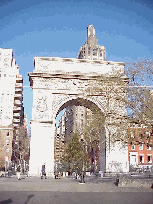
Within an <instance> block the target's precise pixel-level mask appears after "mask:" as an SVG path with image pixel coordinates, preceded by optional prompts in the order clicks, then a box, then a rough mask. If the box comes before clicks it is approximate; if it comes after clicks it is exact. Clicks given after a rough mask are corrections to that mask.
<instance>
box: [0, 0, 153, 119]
mask: <svg viewBox="0 0 153 204" xmlns="http://www.w3.org/2000/svg"><path fill="white" fill-rule="evenodd" d="M152 16H153V1H152V0H150V1H149V0H124V1H123V0H116V1H114V0H103V1H100V0H98V1H91V0H87V1H79V0H76V1H73V0H71V1H70V0H67V1H58V0H57V1H48V0H46V1H44V0H30V1H29V0H26V1H21V0H0V47H1V48H11V49H13V55H14V58H15V59H16V62H17V64H19V66H20V73H21V74H22V75H23V79H24V86H27V87H25V88H24V92H23V94H24V107H25V114H26V115H27V117H28V121H30V119H31V109H32V90H31V88H30V87H29V79H28V72H32V71H33V69H34V63H33V58H34V57H35V56H56V57H70V58H71V57H73V58H77V54H78V51H79V49H80V47H81V46H82V45H83V44H84V43H85V41H86V29H87V26H88V25H89V24H93V26H94V27H95V31H96V36H97V37H98V42H99V44H100V45H104V46H105V47H106V57H107V60H110V61H123V62H128V61H131V60H134V61H136V60H138V59H140V58H143V57H146V58H153V18H152Z"/></svg>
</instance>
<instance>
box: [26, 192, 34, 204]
mask: <svg viewBox="0 0 153 204" xmlns="http://www.w3.org/2000/svg"><path fill="white" fill-rule="evenodd" d="M34 196H35V195H33V194H30V195H28V199H27V201H26V202H25V203H24V204H27V203H28V201H29V200H30V198H32V197H34Z"/></svg>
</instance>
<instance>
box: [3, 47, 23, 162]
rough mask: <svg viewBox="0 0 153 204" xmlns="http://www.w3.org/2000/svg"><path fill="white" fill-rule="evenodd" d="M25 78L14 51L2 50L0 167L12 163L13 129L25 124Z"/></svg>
mask: <svg viewBox="0 0 153 204" xmlns="http://www.w3.org/2000/svg"><path fill="white" fill-rule="evenodd" d="M22 91H23V78H22V75H20V74H19V66H18V65H16V60H15V59H14V58H13V50H12V49H3V48H0V137H1V142H0V152H1V153H0V165H1V166H3V165H4V163H5V165H6V163H7V164H8V163H10V162H11V154H12V139H13V128H14V127H18V126H20V125H21V124H23V121H24V108H23V103H22V101H23V96H22Z"/></svg>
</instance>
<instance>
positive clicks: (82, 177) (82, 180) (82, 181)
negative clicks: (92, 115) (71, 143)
mask: <svg viewBox="0 0 153 204" xmlns="http://www.w3.org/2000/svg"><path fill="white" fill-rule="evenodd" d="M81 143H82V175H81V181H80V183H82V184H84V183H85V181H84V175H83V139H81Z"/></svg>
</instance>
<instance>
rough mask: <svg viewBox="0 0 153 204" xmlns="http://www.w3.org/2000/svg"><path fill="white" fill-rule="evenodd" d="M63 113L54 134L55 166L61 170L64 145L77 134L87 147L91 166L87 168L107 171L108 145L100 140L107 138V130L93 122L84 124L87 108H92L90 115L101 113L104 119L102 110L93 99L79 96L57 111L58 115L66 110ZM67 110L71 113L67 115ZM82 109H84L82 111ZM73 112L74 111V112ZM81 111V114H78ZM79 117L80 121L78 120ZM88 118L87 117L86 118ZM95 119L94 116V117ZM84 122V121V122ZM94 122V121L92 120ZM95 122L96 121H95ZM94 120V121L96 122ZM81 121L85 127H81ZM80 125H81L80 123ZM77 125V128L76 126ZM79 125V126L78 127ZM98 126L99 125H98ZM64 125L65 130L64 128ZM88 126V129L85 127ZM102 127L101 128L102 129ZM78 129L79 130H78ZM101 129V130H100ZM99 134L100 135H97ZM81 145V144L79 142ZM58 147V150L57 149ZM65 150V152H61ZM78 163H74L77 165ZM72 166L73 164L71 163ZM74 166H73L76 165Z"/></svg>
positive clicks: (90, 170) (92, 170) (93, 171)
mask: <svg viewBox="0 0 153 204" xmlns="http://www.w3.org/2000/svg"><path fill="white" fill-rule="evenodd" d="M64 109H65V111H64V113H63V115H62V116H61V117H60V122H59V123H58V126H56V127H55V135H54V161H55V166H54V168H55V169H56V171H57V168H58V170H59V171H61V170H62V169H61V166H62V162H63V161H62V154H63V155H64V154H65V153H64V151H63V146H64V145H65V143H66V144H67V145H69V143H70V142H71V139H72V138H73V137H74V135H75V134H77V135H78V136H79V140H81V139H82V141H83V143H84V144H83V145H84V148H85V149H86V152H87V155H88V159H89V168H88V170H87V168H86V170H87V171H88V172H89V173H90V174H91V173H95V172H96V171H98V172H99V171H100V170H103V171H105V168H106V167H105V166H106V161H105V160H106V146H105V142H103V144H102V145H100V142H101V141H102V140H103V141H104V140H105V131H104V130H102V129H103V128H104V126H103V128H102V127H98V128H99V129H98V128H97V127H95V126H94V125H95V124H94V125H93V124H92V125H91V124H89V125H88V127H87V122H86V124H84V121H83V118H84V117H86V116H85V115H84V113H85V110H90V114H88V115H90V116H91V114H92V115H94V113H100V114H101V116H102V118H103V120H104V119H105V117H104V114H103V112H102V110H101V109H100V108H99V107H98V106H97V105H96V104H95V103H94V102H92V101H90V100H87V99H83V98H77V99H72V100H69V101H67V102H65V103H64V104H63V105H62V106H61V107H60V108H59V110H58V111H57V113H56V116H57V115H58V114H59V113H60V111H62V110H64ZM67 110H68V112H69V113H70V114H69V115H67ZM81 110H82V111H81ZM72 112H73V113H72ZM78 113H79V116H78ZM76 115H77V118H79V121H78V120H77V122H76V121H75V120H76ZM84 119H87V118H84ZM92 120H93V118H92ZM82 122H83V123H82ZM90 122H93V121H90ZM94 122H95V121H94ZM94 122H93V123H94ZM81 123H82V126H83V128H82V129H81ZM78 124H79V125H80V126H79V125H78ZM75 125H76V126H77V129H76V128H75ZM78 126H79V127H78ZM97 126H98V125H97ZM63 127H64V130H63ZM85 128H86V129H85ZM100 128H101V129H100ZM76 130H77V131H76ZM98 131H99V132H98ZM97 135H98V136H97ZM78 145H79V144H78ZM56 147H57V149H58V150H56ZM60 151H63V152H60ZM75 165H76V164H74V166H75ZM71 166H72V165H71ZM74 166H73V167H74ZM72 169H73V168H67V169H66V171H68V170H72Z"/></svg>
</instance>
